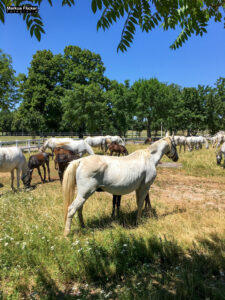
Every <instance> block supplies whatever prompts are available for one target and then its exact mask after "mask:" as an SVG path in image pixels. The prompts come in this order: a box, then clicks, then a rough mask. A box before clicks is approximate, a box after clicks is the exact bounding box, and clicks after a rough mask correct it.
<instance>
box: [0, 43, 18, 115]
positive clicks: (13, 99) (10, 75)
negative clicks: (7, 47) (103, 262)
mask: <svg viewBox="0 0 225 300" xmlns="http://www.w3.org/2000/svg"><path fill="white" fill-rule="evenodd" d="M14 73H15V71H14V70H13V67H12V59H11V57H10V56H9V55H7V54H4V53H3V52H2V50H1V49H0V109H3V110H8V109H10V108H13V107H14V106H15V104H16V103H17V102H18V93H17V85H16V78H15V75H14Z"/></svg>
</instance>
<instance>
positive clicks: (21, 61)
mask: <svg viewBox="0 0 225 300" xmlns="http://www.w3.org/2000/svg"><path fill="white" fill-rule="evenodd" d="M43 2H47V1H43ZM53 2H54V1H53ZM61 2H62V1H61V0H60V1H57V3H54V4H53V7H50V6H49V5H48V3H45V4H44V5H41V8H40V14H41V16H42V18H43V22H44V24H45V31H46V34H45V35H44V36H43V37H42V39H41V42H38V41H37V40H36V39H35V38H34V37H33V38H31V37H30V34H29V32H28V31H27V29H26V24H25V22H23V20H22V17H20V16H19V15H16V14H8V15H6V20H5V24H2V23H0V40H1V45H0V48H1V49H2V50H3V52H5V53H7V54H10V55H11V56H12V60H13V67H14V69H15V70H16V73H17V74H18V73H21V72H22V73H26V74H27V68H28V67H29V65H30V62H31V60H32V55H33V54H35V52H36V51H37V50H42V49H49V50H51V51H52V52H53V53H54V54H57V53H63V49H64V48H65V47H66V46H68V45H76V46H79V47H81V48H82V49H89V50H91V51H93V52H95V53H98V54H100V55H101V58H102V61H103V62H104V65H105V67H106V72H105V75H106V76H107V77H108V78H110V79H116V80H117V81H119V82H124V80H126V79H129V80H130V81H131V83H133V82H134V81H135V80H138V79H139V78H146V79H148V78H151V77H157V78H158V79H159V80H160V81H162V82H167V83H176V84H179V85H181V86H183V87H184V86H186V87H189V86H197V85H198V84H202V85H211V86H213V84H214V83H215V82H216V80H217V79H218V78H219V77H220V76H221V77H225V40H224V33H225V30H224V29H223V24H222V23H221V24H219V23H213V22H211V23H210V25H209V26H208V34H206V35H205V36H203V37H202V38H201V37H195V36H193V37H192V38H190V39H189V41H188V42H186V43H185V44H184V46H183V47H182V48H180V49H178V50H176V51H173V50H170V48H169V46H170V44H172V42H173V41H174V40H175V38H176V36H177V34H178V33H179V30H176V31H172V30H169V31H163V30H162V29H156V30H154V31H152V32H151V33H149V34H146V33H142V32H141V31H140V30H138V31H137V34H136V36H135V40H134V43H133V44H132V46H131V48H130V49H128V51H127V52H125V53H117V51H116V48H117V44H118V43H119V40H120V34H121V31H122V25H123V22H124V20H121V21H120V22H118V23H117V24H115V25H114V26H113V27H112V28H111V29H110V30H108V31H106V32H104V31H103V30H99V31H98V32H97V29H96V23H97V20H98V16H99V14H96V15H94V14H93V13H92V11H91V6H90V5H91V0H77V1H76V5H75V6H74V7H71V8H70V7H67V6H66V7H62V6H61V4H60V3H61Z"/></svg>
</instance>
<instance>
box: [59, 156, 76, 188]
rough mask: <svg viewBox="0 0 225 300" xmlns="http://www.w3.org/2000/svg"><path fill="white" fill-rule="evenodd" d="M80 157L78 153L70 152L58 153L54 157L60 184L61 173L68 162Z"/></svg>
mask: <svg viewBox="0 0 225 300" xmlns="http://www.w3.org/2000/svg"><path fill="white" fill-rule="evenodd" d="M78 158H80V157H79V156H78V155H75V154H71V153H58V154H57V155H56V158H55V165H56V164H57V166H58V174H59V179H60V182H61V184H62V181H63V174H64V171H65V169H66V168H67V167H68V165H69V163H70V162H71V161H72V160H75V159H78Z"/></svg>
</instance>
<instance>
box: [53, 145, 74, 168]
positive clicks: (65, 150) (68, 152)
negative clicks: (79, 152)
mask: <svg viewBox="0 0 225 300" xmlns="http://www.w3.org/2000/svg"><path fill="white" fill-rule="evenodd" d="M59 154H70V155H73V154H75V152H74V151H71V150H67V149H63V148H59V147H56V148H55V149H54V155H55V157H57V155H59ZM55 169H56V170H58V167H57V159H55Z"/></svg>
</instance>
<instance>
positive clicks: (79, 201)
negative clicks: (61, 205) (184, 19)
mask: <svg viewBox="0 0 225 300" xmlns="http://www.w3.org/2000/svg"><path fill="white" fill-rule="evenodd" d="M86 200H87V199H85V198H84V197H82V196H80V195H79V194H77V197H76V199H75V200H74V201H73V202H72V203H71V205H70V206H69V208H68V214H67V219H66V225H65V230H64V235H65V236H67V235H68V234H69V233H70V228H71V223H72V218H73V216H74V215H75V213H76V211H77V210H78V211H79V210H80V208H81V207H82V206H83V205H84V202H85V201H86ZM79 220H80V221H81V220H83V216H82V209H81V210H80V212H79ZM83 225H84V224H83Z"/></svg>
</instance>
